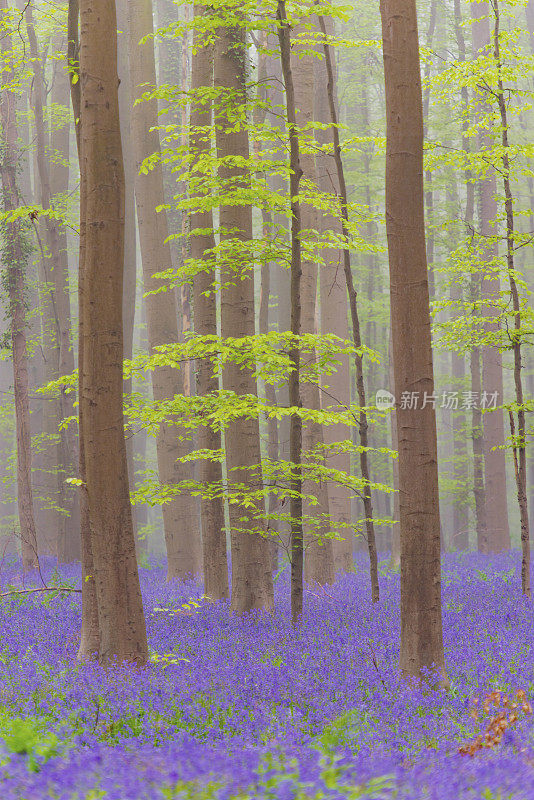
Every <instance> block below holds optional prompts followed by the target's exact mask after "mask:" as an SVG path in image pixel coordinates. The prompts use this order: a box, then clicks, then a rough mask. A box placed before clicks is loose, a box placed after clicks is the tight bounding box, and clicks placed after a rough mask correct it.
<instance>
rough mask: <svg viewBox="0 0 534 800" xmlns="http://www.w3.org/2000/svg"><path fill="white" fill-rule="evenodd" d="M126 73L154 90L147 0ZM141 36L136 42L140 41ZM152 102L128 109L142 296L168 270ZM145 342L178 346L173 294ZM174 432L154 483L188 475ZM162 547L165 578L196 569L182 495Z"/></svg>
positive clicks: (139, 2)
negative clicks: (147, 164)
mask: <svg viewBox="0 0 534 800" xmlns="http://www.w3.org/2000/svg"><path fill="white" fill-rule="evenodd" d="M128 25H129V32H128V37H129V48H130V73H131V82H132V95H133V97H132V99H133V100H134V101H135V100H137V99H139V98H140V97H141V96H142V95H143V94H145V92H146V86H147V85H148V86H154V85H155V82H156V71H155V61H154V41H153V38H152V35H151V34H152V32H153V23H152V4H151V2H150V0H129V2H128ZM144 37H147V38H146V39H145V40H144V41H143V43H142V44H141V43H140V42H141V40H142V39H144ZM157 124H158V116H157V103H156V100H149V101H146V100H144V101H143V102H140V103H137V104H136V105H134V107H133V109H132V141H133V147H134V152H135V160H136V165H137V167H136V186H135V196H136V201H137V221H138V225H139V240H140V243H141V257H142V262H143V281H144V288H145V292H150V291H153V290H154V289H156V288H159V287H161V281H159V280H157V279H156V278H154V274H155V273H157V272H162V271H165V270H166V269H170V268H171V251H170V247H169V243H168V242H167V241H166V240H167V237H168V235H169V231H168V228H167V218H166V215H165V213H164V212H161V213H157V212H156V207H157V206H159V205H162V203H163V197H164V194H163V172H162V167H161V164H160V163H155V164H154V166H153V169H151V170H149V171H148V174H146V175H144V174H141V173H140V172H139V170H140V168H141V164H142V162H143V161H144V159H145V158H147V157H148V156H150V155H152V154H153V153H158V152H159V149H160V142H159V135H158V132H157V131H155V130H153V128H154V126H156V125H157ZM146 311H147V327H148V342H149V347H150V352H154V350H155V348H156V347H158V346H161V345H165V344H172V343H176V342H178V337H179V332H178V305H177V301H176V295H175V293H174V291H166V292H160V293H159V294H157V295H154V294H152V295H148V296H147V297H146ZM152 389H153V393H154V400H156V402H163V401H165V400H169V399H172V398H173V397H175V396H176V395H181V394H183V380H182V376H181V373H180V372H179V371H178V370H177V369H174V368H172V367H158V368H157V369H155V370H154V371H153V372H152ZM178 433H179V429H177V427H176V425H175V424H173V421H172V420H169V422H164V423H163V424H162V425H161V426H160V429H159V431H158V437H157V443H156V444H157V458H158V470H159V478H160V481H161V482H162V483H164V484H170V485H172V484H178V483H180V482H181V481H183V480H187V479H189V478H190V477H191V476H192V470H191V467H190V465H186V464H182V463H180V461H179V460H178V459H180V458H182V457H183V456H185V455H186V454H187V452H188V450H189V448H188V445H187V442H184V441H181V440H180V438H179V435H178ZM162 512H163V528H164V533H165V544H166V547H167V577H168V578H169V579H170V578H185V577H187V576H188V575H191V574H196V573H198V572H200V570H201V552H200V549H201V545H200V530H199V523H200V520H199V516H198V513H197V506H196V504H195V503H194V501H193V499H192V498H191V496H190V495H188V494H183V495H178V496H176V497H175V499H173V500H171V501H170V502H169V503H165V504H164V505H163V508H162Z"/></svg>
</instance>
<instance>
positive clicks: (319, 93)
mask: <svg viewBox="0 0 534 800" xmlns="http://www.w3.org/2000/svg"><path fill="white" fill-rule="evenodd" d="M329 22H330V23H331V21H330V20H329ZM331 27H333V23H331ZM329 32H330V31H329ZM327 85H328V75H327V69H326V64H325V61H324V60H323V59H320V60H319V59H317V58H316V59H315V119H316V121H317V122H320V123H321V124H323V125H327V126H329V124H330V122H331V119H330V107H329V103H328V90H327ZM335 100H336V105H337V97H336V98H335ZM317 138H318V140H319V144H320V145H322V146H323V147H327V146H328V145H330V146H331V145H332V144H333V134H332V128H331V127H327V128H326V129H325V130H319V131H317ZM316 164H317V185H318V188H319V190H320V191H321V192H324V193H325V194H333V193H336V194H339V181H338V178H337V171H336V165H335V163H334V161H333V159H332V155H331V153H330V152H325V151H322V152H321V151H319V152H318V153H317V158H316ZM319 225H320V230H321V232H322V233H328V232H329V231H331V232H332V233H334V234H335V235H337V236H338V237H339V238H342V237H343V225H342V223H341V220H340V219H339V217H336V216H334V214H331V213H328V212H323V214H322V216H321V219H320V221H319ZM323 252H324V264H322V265H321V267H320V270H319V285H320V291H321V331H322V332H323V333H333V334H335V335H336V336H339V338H340V339H343V340H345V341H346V340H348V338H349V322H348V303H347V287H346V285H345V282H344V280H342V279H341V277H340V273H341V270H342V264H343V257H344V252H343V251H341V250H339V249H335V248H329V249H328V250H325V251H323ZM350 377H351V375H350V364H349V356H348V355H347V356H342V357H341V360H340V363H339V365H338V367H337V370H336V372H335V373H334V374H333V375H329V376H328V378H327V379H326V383H328V387H329V388H328V394H327V395H324V396H325V403H324V404H325V405H326V406H331V407H332V408H333V410H334V411H342V410H343V409H346V408H347V407H349V406H350ZM323 435H324V441H325V445H329V446H330V447H332V448H333V450H332V452H333V453H334V455H329V456H328V462H327V463H328V466H329V467H332V468H333V469H337V470H341V471H342V472H345V473H346V474H347V475H350V452H348V451H347V452H346V453H337V454H335V443H336V442H341V441H343V440H345V439H348V438H349V431H348V430H347V428H346V426H345V425H342V424H340V425H328V426H327V427H326V428H325V430H324V434H323ZM327 488H328V504H329V509H330V518H331V520H332V527H333V528H334V530H335V529H336V526H339V528H338V532H339V535H340V537H341V538H340V539H336V540H334V541H333V542H332V547H333V550H334V563H335V567H336V569H338V570H342V571H344V572H350V570H352V568H353V555H352V553H353V535H352V531H351V529H350V527H349V526H350V524H351V509H350V490H349V489H348V488H347V487H346V486H343V485H342V484H337V483H333V482H330V483H328V484H327Z"/></svg>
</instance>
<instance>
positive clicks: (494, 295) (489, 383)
mask: <svg viewBox="0 0 534 800" xmlns="http://www.w3.org/2000/svg"><path fill="white" fill-rule="evenodd" d="M488 11H489V9H488V4H487V2H485V1H484V2H482V3H472V4H471V13H472V17H473V20H474V23H473V26H472V31H473V47H474V50H475V53H481V52H484V51H486V52H487V49H488V47H489V46H490V29H489V21H488ZM483 91H484V90H482V92H483ZM478 106H479V109H480V113H481V114H485V113H486V111H487V102H486V99H485V98H484V97H483V96H482V97H481V98H480V100H479V103H478ZM492 146H493V144H492V141H491V140H490V137H488V135H487V134H486V133H485V131H484V129H483V128H479V132H478V149H479V151H481V152H483V151H485V150H491V148H492ZM478 188H479V216H480V233H481V235H482V236H484V237H488V239H487V241H488V245H487V248H486V252H485V255H484V260H485V261H486V262H487V263H488V265H491V264H492V262H493V261H494V259H495V258H496V256H497V244H496V238H495V237H496V236H497V233H498V232H497V229H496V224H497V223H496V220H497V216H498V208H497V201H496V199H495V196H496V193H497V188H496V178H495V171H494V170H492V169H491V168H490V169H488V171H487V173H486V176H485V177H484V178H483V179H481V180H480V181H479V187H478ZM489 270H490V274H486V275H485V276H484V277H483V279H482V300H483V301H484V307H483V313H484V315H485V316H486V318H487V324H486V332H487V333H489V334H491V333H492V332H496V331H497V330H498V322H496V321H495V318H496V317H497V316H498V314H499V311H498V309H496V308H495V307H493V304H494V303H495V302H496V301H497V300H498V298H499V297H500V291H501V286H500V279H499V276H498V274H494V272H493V271H492V267H491V266H490V268H489ZM482 385H483V388H484V391H485V392H487V393H488V394H493V393H494V392H497V398H498V405H500V404H502V402H503V375H502V356H501V354H500V352H499V351H498V349H497V348H496V347H491V346H487V347H483V348H482ZM503 445H504V420H503V413H502V410H501V409H498V410H496V411H492V412H491V413H490V414H485V415H484V466H485V481H486V511H487V514H486V523H487V527H488V531H487V541H488V550H489V551H490V552H499V551H501V550H508V549H510V530H509V526H508V505H507V491H506V459H505V452H504V450H502V449H500V448H502V446H503Z"/></svg>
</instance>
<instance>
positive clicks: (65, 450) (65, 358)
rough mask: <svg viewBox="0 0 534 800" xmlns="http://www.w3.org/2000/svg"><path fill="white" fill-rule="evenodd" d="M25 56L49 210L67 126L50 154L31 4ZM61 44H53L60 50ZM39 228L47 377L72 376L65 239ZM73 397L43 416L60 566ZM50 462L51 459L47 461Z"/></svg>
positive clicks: (67, 553) (49, 223) (68, 511)
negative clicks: (29, 64) (68, 421)
mask: <svg viewBox="0 0 534 800" xmlns="http://www.w3.org/2000/svg"><path fill="white" fill-rule="evenodd" d="M25 15H26V26H27V31H28V39H29V43H30V55H31V59H32V69H33V74H34V113H35V128H36V161H37V171H38V174H39V182H40V189H41V198H40V199H41V205H42V207H43V210H44V211H45V212H46V211H48V210H50V211H52V212H53V210H54V204H55V198H56V194H65V193H66V192H67V191H68V183H69V168H68V161H69V126H68V125H65V126H59V124H56V126H54V129H53V131H52V133H51V138H50V150H51V153H50V152H49V148H48V132H47V129H46V124H45V120H44V106H45V83H44V74H43V66H42V54H41V53H40V52H39V47H38V42H37V37H36V33H35V27H34V22H33V12H32V5H31V4H30V5H28V6H27V7H26V11H25ZM64 45H65V42H64V40H62V39H61V40H60V41H59V42H58V43H57V47H58V49H59V48H60V47H61V48H62V49H64ZM55 66H56V69H55V70H54V80H53V86H52V103H53V104H54V106H68V102H69V84H68V73H67V71H66V70H65V68H64V66H63V65H61V64H56V65H55ZM43 227H44V230H45V234H46V237H45V239H46V247H47V253H46V254H45V255H43V258H42V262H41V263H42V268H43V270H44V275H43V279H44V280H43V281H42V292H43V306H44V314H43V340H44V349H45V353H46V354H47V356H48V359H47V360H48V363H47V365H46V379H47V380H57V379H58V378H59V377H60V376H63V375H70V374H72V373H73V372H74V354H73V351H72V346H71V345H72V343H71V312H70V296H69V275H68V256H67V235H66V230H65V226H64V225H63V224H62V223H61V222H60V221H59V220H57V219H54V217H53V214H52V215H51V216H45V218H44V223H43ZM74 398H75V396H74V394H73V393H67V392H66V391H65V390H61V391H60V393H59V395H58V397H57V398H54V399H51V400H49V401H48V403H47V407H45V417H46V420H47V424H46V425H45V430H48V432H49V435H50V438H51V442H49V443H48V444H47V447H48V448H49V450H50V451H51V452H50V454H49V463H50V467H51V468H50V469H49V470H47V473H48V474H47V475H46V476H45V477H46V480H47V483H48V484H49V489H50V491H51V496H52V497H53V498H54V501H55V502H54V505H53V506H52V507H51V508H50V510H49V512H48V516H50V524H51V525H52V526H53V531H52V542H51V543H52V544H53V552H55V554H56V555H57V557H58V560H59V561H60V562H69V561H75V560H77V559H79V558H80V531H79V528H80V518H79V503H78V497H77V494H75V493H74V492H73V491H72V490H71V489H69V488H68V487H67V484H66V480H67V478H69V477H73V476H74V474H75V471H76V467H75V465H76V462H77V457H78V443H77V441H76V436H75V434H74V431H73V426H72V423H71V424H70V426H69V427H68V428H67V429H62V430H60V423H61V420H63V419H66V418H71V417H73V416H74V415H75V410H74V408H75V407H74ZM50 459H52V460H51V461H50Z"/></svg>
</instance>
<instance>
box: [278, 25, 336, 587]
mask: <svg viewBox="0 0 534 800" xmlns="http://www.w3.org/2000/svg"><path fill="white" fill-rule="evenodd" d="M307 47H308V45H307V44H306V45H303V44H302V43H300V42H299V40H298V37H296V36H295V40H294V45H293V47H292V49H291V50H292V52H291V57H292V71H293V81H294V87H295V100H296V105H297V124H298V126H299V129H300V131H301V134H300V135H301V138H302V139H307V140H308V141H307V142H306V143H307V145H308V148H306V149H309V150H310V152H305V151H304V148H301V154H300V164H301V167H302V171H303V178H305V179H306V181H309V182H310V183H311V184H312V185H314V186H317V167H316V164H315V157H314V155H313V149H311V148H309V145H310V141H309V138H310V136H311V137H312V141H311V144H312V146H313V144H315V142H314V140H313V139H314V137H313V133H312V134H310V129H309V128H308V130H307V131H306V133H304V134H303V133H302V131H303V130H304V129H306V126H307V125H310V124H311V123H312V122H313V117H314V113H313V112H314V97H315V58H314V56H313V55H312V54H305V53H300V55H299V51H303V50H306V49H307ZM311 130H312V129H311ZM301 220H302V232H303V239H305V240H306V241H307V243H308V247H310V245H313V236H314V231H316V230H318V228H319V214H318V212H317V210H316V209H315V207H314V206H313V205H311V204H310V203H303V204H302V207H301ZM300 291H301V304H302V317H301V330H302V333H303V334H306V333H315V328H316V326H315V316H316V310H317V263H316V262H315V260H312V259H310V257H309V255H306V254H305V253H303V258H302V278H301V290H300ZM300 395H301V399H302V404H303V406H304V408H310V409H313V410H314V411H318V410H320V408H321V396H320V389H319V386H317V385H316V384H313V383H310V382H302V385H301V388H300ZM323 442H324V438H323V428H322V425H320V424H319V423H317V422H307V423H305V424H304V425H303V431H302V449H303V456H302V460H303V462H304V463H306V461H307V460H308V461H309V460H310V459H311V460H312V461H313V454H314V452H315V453H316V451H317V449H318V448H320V447H321V446H322V444H323ZM307 454H312V455H311V456H310V457H308V455H307ZM315 457H316V455H315ZM304 494H305V495H313V496H315V498H316V500H317V504H316V505H313V506H312V505H311V504H310V503H309V502H306V500H305V501H304V514H305V515H308V516H310V517H315V518H316V519H317V523H316V524H315V525H314V527H313V528H311V529H310V526H308V525H305V526H304V530H305V538H306V559H305V576H306V580H307V581H309V582H310V583H319V584H328V583H332V582H333V580H334V550H333V542H332V539H331V538H328V533H329V531H330V527H331V525H330V508H329V502H328V487H327V484H326V482H321V483H312V482H311V481H309V480H305V481H304ZM344 534H345V536H346V535H347V534H346V532H344ZM320 542H322V544H321V543H320Z"/></svg>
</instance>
